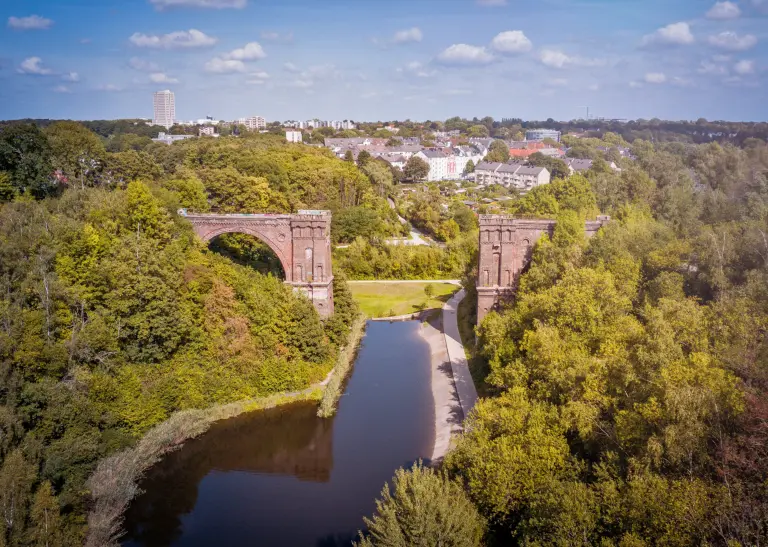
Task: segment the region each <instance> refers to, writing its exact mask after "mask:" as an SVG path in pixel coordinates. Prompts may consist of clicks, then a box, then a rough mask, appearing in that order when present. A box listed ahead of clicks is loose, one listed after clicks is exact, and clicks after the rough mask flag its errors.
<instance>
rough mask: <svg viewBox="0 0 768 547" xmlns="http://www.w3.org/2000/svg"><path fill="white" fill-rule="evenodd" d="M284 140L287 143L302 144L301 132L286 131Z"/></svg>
mask: <svg viewBox="0 0 768 547" xmlns="http://www.w3.org/2000/svg"><path fill="white" fill-rule="evenodd" d="M285 140H287V141H288V142H302V135H301V131H292V130H288V131H286V132H285Z"/></svg>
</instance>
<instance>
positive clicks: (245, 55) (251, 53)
mask: <svg viewBox="0 0 768 547" xmlns="http://www.w3.org/2000/svg"><path fill="white" fill-rule="evenodd" d="M266 56H267V54H266V53H264V49H263V48H262V47H261V44H259V43H258V42H249V43H247V44H245V45H244V46H243V47H241V48H237V49H233V50H232V51H230V52H229V53H226V54H224V55H222V59H225V60H230V59H234V60H235V61H255V60H257V59H263V58H264V57H266Z"/></svg>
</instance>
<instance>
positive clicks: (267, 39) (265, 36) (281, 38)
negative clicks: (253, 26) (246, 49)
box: [259, 31, 293, 42]
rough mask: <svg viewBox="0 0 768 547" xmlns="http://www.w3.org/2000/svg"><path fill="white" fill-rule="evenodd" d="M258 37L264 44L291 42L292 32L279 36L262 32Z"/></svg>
mask: <svg viewBox="0 0 768 547" xmlns="http://www.w3.org/2000/svg"><path fill="white" fill-rule="evenodd" d="M259 36H260V37H261V39H262V40H264V41H265V42H293V32H286V33H285V34H280V33H279V32H270V31H265V32H262V33H261V34H260V35H259Z"/></svg>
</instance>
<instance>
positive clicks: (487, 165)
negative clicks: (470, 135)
mask: <svg viewBox="0 0 768 547" xmlns="http://www.w3.org/2000/svg"><path fill="white" fill-rule="evenodd" d="M550 178H551V177H550V174H549V171H547V169H545V168H544V167H528V166H525V165H522V164H520V163H518V162H512V163H495V162H486V161H484V162H480V163H479V164H478V165H477V166H476V167H475V182H477V183H478V184H479V185H481V186H488V185H491V184H499V185H501V186H505V187H507V188H516V189H518V190H520V191H521V192H523V193H525V192H528V191H529V190H531V189H533V188H535V187H537V186H542V185H544V184H549V182H550Z"/></svg>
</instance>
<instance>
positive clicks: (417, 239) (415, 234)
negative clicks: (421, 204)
mask: <svg viewBox="0 0 768 547" xmlns="http://www.w3.org/2000/svg"><path fill="white" fill-rule="evenodd" d="M387 203H389V208H390V209H392V210H393V211H394V210H395V200H393V199H392V198H387ZM397 220H399V221H400V224H402V225H406V224H408V221H407V220H405V219H404V218H403V217H401V216H400V215H399V214H398V215H397ZM423 235H424V234H423V233H422V232H420V231H419V230H417V229H416V228H415V227H413V226H411V233H410V239H385V240H384V242H385V243H386V244H387V245H429V242H428V241H426V240H425V239H424V238H423V237H422V236H423Z"/></svg>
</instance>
